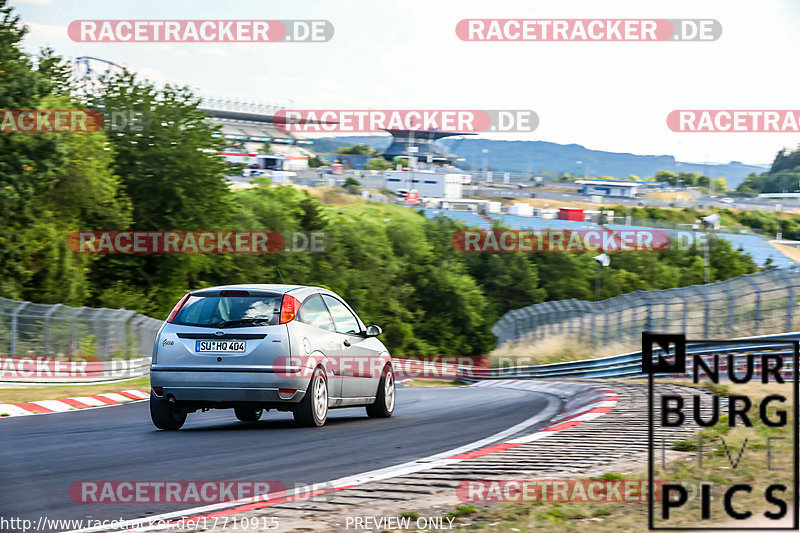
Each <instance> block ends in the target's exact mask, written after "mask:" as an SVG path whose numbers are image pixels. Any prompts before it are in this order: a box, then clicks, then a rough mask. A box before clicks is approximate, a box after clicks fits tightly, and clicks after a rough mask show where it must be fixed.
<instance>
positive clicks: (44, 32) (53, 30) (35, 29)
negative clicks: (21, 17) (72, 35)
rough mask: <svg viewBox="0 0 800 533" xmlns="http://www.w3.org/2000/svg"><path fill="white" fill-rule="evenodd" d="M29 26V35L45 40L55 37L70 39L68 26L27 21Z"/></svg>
mask: <svg viewBox="0 0 800 533" xmlns="http://www.w3.org/2000/svg"><path fill="white" fill-rule="evenodd" d="M25 26H26V27H27V28H28V35H27V37H28V38H30V37H34V38H36V39H42V40H45V41H48V40H53V39H65V40H66V39H68V38H69V37H68V36H67V27H66V26H53V25H50V24H39V23H37V22H26V23H25Z"/></svg>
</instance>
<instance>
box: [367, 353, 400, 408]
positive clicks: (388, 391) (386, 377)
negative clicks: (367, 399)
mask: <svg viewBox="0 0 800 533" xmlns="http://www.w3.org/2000/svg"><path fill="white" fill-rule="evenodd" d="M394 403H395V386H394V372H393V371H392V367H391V366H389V365H386V368H384V369H383V375H382V376H381V379H380V381H378V390H377V392H376V393H375V403H373V404H370V405H368V406H367V416H368V417H370V418H389V417H390V416H392V413H393V412H394Z"/></svg>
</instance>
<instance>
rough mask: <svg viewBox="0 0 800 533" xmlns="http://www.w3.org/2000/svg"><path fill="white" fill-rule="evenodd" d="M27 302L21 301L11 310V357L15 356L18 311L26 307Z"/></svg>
mask: <svg viewBox="0 0 800 533" xmlns="http://www.w3.org/2000/svg"><path fill="white" fill-rule="evenodd" d="M29 303H30V302H22V303H21V304H19V305H18V306H17V307H16V308H14V310H13V311H12V312H11V350H10V352H11V357H16V356H17V336H18V332H17V329H18V322H19V321H18V318H19V313H20V311H22V310H23V309H25V307H27V305H28V304H29Z"/></svg>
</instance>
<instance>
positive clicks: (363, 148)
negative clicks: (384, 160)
mask: <svg viewBox="0 0 800 533" xmlns="http://www.w3.org/2000/svg"><path fill="white" fill-rule="evenodd" d="M336 153H337V154H350V155H375V154H377V153H378V151H377V150H376V149H375V148H373V147H372V146H369V145H366V144H354V145H353V146H343V147H342V148H339V149H338V150H336Z"/></svg>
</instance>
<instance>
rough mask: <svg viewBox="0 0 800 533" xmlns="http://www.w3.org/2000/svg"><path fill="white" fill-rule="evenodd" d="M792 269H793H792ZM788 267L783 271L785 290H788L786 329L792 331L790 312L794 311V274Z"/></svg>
mask: <svg viewBox="0 0 800 533" xmlns="http://www.w3.org/2000/svg"><path fill="white" fill-rule="evenodd" d="M792 270H793V269H792ZM792 270H790V269H787V270H786V271H785V272H784V277H785V278H787V280H786V290H787V291H788V293H789V294H788V295H787V296H786V331H787V332H789V331H792V318H793V317H792V313H793V312H794V284H793V282H794V276H793V272H792Z"/></svg>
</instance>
